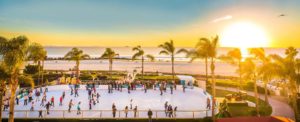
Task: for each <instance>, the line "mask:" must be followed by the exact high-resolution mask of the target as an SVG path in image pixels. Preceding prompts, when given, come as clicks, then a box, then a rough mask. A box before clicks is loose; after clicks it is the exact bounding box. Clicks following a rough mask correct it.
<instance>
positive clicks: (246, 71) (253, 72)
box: [240, 58, 259, 116]
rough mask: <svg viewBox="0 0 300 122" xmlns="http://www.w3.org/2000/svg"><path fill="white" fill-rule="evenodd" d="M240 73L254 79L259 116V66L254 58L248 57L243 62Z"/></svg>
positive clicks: (244, 76)
mask: <svg viewBox="0 0 300 122" xmlns="http://www.w3.org/2000/svg"><path fill="white" fill-rule="evenodd" d="M240 73H241V75H242V77H243V78H244V79H247V80H251V81H253V87H254V94H255V95H254V96H255V108H256V114H257V115H258V116H259V103H258V99H259V96H258V91H257V85H256V81H257V68H256V64H255V63H254V62H253V59H252V58H246V59H245V60H244V61H242V62H241V69H240Z"/></svg>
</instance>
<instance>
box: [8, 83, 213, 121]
mask: <svg viewBox="0 0 300 122" xmlns="http://www.w3.org/2000/svg"><path fill="white" fill-rule="evenodd" d="M48 89H49V91H48V92H47V101H50V99H51V97H52V96H54V98H55V106H54V107H50V114H49V115H46V116H45V110H46V108H45V107H42V106H40V101H38V102H35V105H34V106H35V107H34V111H29V110H30V107H31V103H29V104H28V105H27V106H24V105H23V99H20V102H19V105H15V110H16V112H15V118H37V117H38V110H43V111H44V112H43V115H44V117H45V118H112V112H111V108H112V103H115V105H116V108H117V110H118V111H117V117H118V118H124V117H125V115H124V112H123V110H124V108H125V106H128V107H130V99H133V102H132V104H133V107H134V106H138V110H139V113H138V117H139V118H146V117H147V111H148V110H149V109H151V110H152V111H153V118H156V117H157V118H165V117H166V115H165V113H164V103H165V102H166V101H168V103H169V104H171V105H172V107H173V109H174V107H175V106H177V107H178V108H177V116H176V117H177V118H194V117H195V118H202V117H205V116H206V115H208V116H210V115H211V111H208V112H207V113H206V111H204V110H206V99H207V97H211V96H210V95H209V94H205V93H204V91H203V90H202V89H201V88H198V87H194V89H188V88H186V91H185V93H184V92H183V90H182V86H181V85H178V86H177V90H174V91H173V94H171V93H170V90H169V89H168V90H167V92H164V94H163V95H162V96H161V95H160V91H159V90H158V89H156V90H153V89H148V90H147V93H144V91H143V90H142V89H137V90H133V91H131V93H130V94H128V92H127V89H126V88H123V90H122V92H120V91H116V90H113V93H111V94H109V93H108V90H107V85H101V86H99V88H97V92H98V93H100V95H101V97H100V98H99V100H100V102H99V103H97V104H96V105H95V106H94V105H92V110H89V104H88V103H89V100H88V92H87V90H85V85H81V86H80V90H79V97H74V95H73V96H70V88H69V86H68V85H56V86H48ZM63 91H65V92H66V96H65V99H64V100H63V106H59V97H60V96H61V95H62V92H63ZM41 98H42V95H41V97H40V99H41ZM70 99H73V104H74V106H73V107H72V109H71V110H72V112H71V113H69V112H67V110H68V103H69V101H70ZM34 100H35V98H34ZM79 101H80V102H81V110H82V113H83V114H80V115H76V110H77V103H78V102H79ZM20 110H21V111H20ZM129 110H130V108H129ZM25 111H26V112H25ZM192 111H195V112H194V113H193V112H192ZM193 114H194V115H193ZM3 117H4V118H7V117H8V112H7V111H4V112H3ZM128 117H129V118H130V117H133V112H132V111H129V114H128Z"/></svg>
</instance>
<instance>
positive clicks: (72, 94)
mask: <svg viewBox="0 0 300 122" xmlns="http://www.w3.org/2000/svg"><path fill="white" fill-rule="evenodd" d="M73 92H74V90H73V87H71V94H70V95H71V96H72V95H73Z"/></svg>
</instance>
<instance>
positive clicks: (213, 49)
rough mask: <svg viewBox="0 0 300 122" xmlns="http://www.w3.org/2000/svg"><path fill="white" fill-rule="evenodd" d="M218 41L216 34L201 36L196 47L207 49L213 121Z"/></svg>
mask: <svg viewBox="0 0 300 122" xmlns="http://www.w3.org/2000/svg"><path fill="white" fill-rule="evenodd" d="M218 42H219V37H218V36H216V37H214V38H211V39H208V38H201V39H200V41H199V42H198V43H197V45H196V47H198V48H199V50H206V51H207V53H206V54H207V55H206V56H207V57H208V58H210V71H211V79H212V101H213V104H212V119H213V121H215V120H216V119H215V101H216V99H215V96H216V90H215V85H216V83H215V72H214V71H215V58H216V56H217V46H218Z"/></svg>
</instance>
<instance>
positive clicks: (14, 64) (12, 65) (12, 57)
mask: <svg viewBox="0 0 300 122" xmlns="http://www.w3.org/2000/svg"><path fill="white" fill-rule="evenodd" d="M28 46H29V40H28V39H27V38H26V37H25V36H18V37H15V38H12V39H10V40H2V41H1V44H0V55H2V56H3V62H2V64H3V65H5V69H6V71H7V73H8V74H9V76H10V78H9V85H10V93H11V95H10V101H9V105H10V106H9V117H8V121H9V122H13V121H14V105H15V97H16V90H17V86H18V84H19V80H18V76H19V71H20V69H21V67H22V65H23V63H24V62H25V60H26V55H27V54H26V52H27V48H28Z"/></svg>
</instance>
